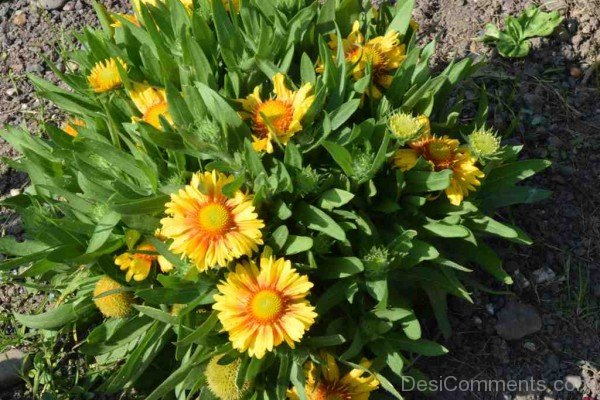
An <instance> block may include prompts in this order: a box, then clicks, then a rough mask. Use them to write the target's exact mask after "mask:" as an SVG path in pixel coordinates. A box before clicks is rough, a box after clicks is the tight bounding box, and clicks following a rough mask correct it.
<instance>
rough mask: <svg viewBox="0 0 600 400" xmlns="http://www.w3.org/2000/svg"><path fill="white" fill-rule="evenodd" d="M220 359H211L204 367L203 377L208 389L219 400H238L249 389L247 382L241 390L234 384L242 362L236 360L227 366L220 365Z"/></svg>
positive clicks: (220, 356)
mask: <svg viewBox="0 0 600 400" xmlns="http://www.w3.org/2000/svg"><path fill="white" fill-rule="evenodd" d="M221 358H223V355H219V356H215V357H213V358H211V359H210V361H209V362H208V365H207V366H206V370H205V371H204V376H205V377H206V383H207V384H208V388H209V389H210V391H211V392H212V393H213V394H214V395H215V396H217V397H218V398H219V399H220V400H240V399H241V398H242V396H244V393H246V391H247V390H248V388H249V387H250V383H249V382H244V385H243V386H242V387H241V388H239V387H238V386H237V384H236V380H237V377H238V373H239V372H240V364H241V363H242V361H241V359H239V358H238V359H236V360H234V361H233V362H231V363H229V364H227V365H221V364H219V360H221Z"/></svg>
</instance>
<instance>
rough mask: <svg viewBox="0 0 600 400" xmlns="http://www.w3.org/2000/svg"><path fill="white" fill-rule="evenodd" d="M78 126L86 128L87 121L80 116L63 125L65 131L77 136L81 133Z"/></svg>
mask: <svg viewBox="0 0 600 400" xmlns="http://www.w3.org/2000/svg"><path fill="white" fill-rule="evenodd" d="M78 126H80V127H84V128H85V121H83V120H81V119H79V118H72V119H70V120H69V121H68V122H67V123H65V124H64V125H63V127H62V130H63V131H65V133H66V134H67V135H70V136H73V137H76V136H77V135H79V132H78V131H77V127H78Z"/></svg>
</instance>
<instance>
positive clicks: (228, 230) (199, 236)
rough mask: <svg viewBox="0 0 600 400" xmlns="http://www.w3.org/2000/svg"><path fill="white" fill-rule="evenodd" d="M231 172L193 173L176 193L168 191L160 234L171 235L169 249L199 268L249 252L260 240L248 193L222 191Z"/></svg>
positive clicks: (221, 263)
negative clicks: (190, 178)
mask: <svg viewBox="0 0 600 400" xmlns="http://www.w3.org/2000/svg"><path fill="white" fill-rule="evenodd" d="M233 180H234V177H233V176H227V175H224V174H222V173H218V172H216V171H214V170H213V171H212V172H204V173H196V174H194V176H193V177H192V181H191V183H190V184H189V185H187V186H186V187H185V188H183V189H181V190H180V191H179V192H178V193H174V194H171V201H170V202H168V203H167V204H166V205H165V207H166V211H165V212H166V214H167V215H168V217H166V218H163V219H162V220H161V224H162V228H161V234H162V235H164V236H165V237H166V238H168V239H173V243H172V244H171V247H170V248H171V250H172V251H173V252H174V253H175V254H182V255H185V256H187V257H189V258H190V259H191V260H192V261H193V262H194V263H195V264H196V267H197V268H198V270H199V271H205V270H206V269H208V268H217V267H222V266H226V265H227V263H228V262H230V261H233V260H235V259H237V258H239V257H241V256H244V255H247V256H250V255H252V253H253V252H255V251H258V245H261V244H262V243H263V240H262V233H261V231H260V229H261V228H263V227H264V226H265V224H264V223H263V221H262V220H261V219H259V218H258V215H257V214H256V212H255V209H254V206H253V205H252V196H250V195H248V194H245V193H243V192H242V191H241V190H238V191H236V192H235V193H234V194H233V196H232V197H227V196H226V195H225V194H223V191H222V190H223V186H225V185H226V184H228V183H230V182H232V181H233Z"/></svg>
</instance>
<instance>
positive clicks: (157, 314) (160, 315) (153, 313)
mask: <svg viewBox="0 0 600 400" xmlns="http://www.w3.org/2000/svg"><path fill="white" fill-rule="evenodd" d="M133 307H134V308H135V309H136V310H138V311H139V312H141V313H142V314H145V315H147V316H149V317H150V318H152V319H155V320H157V321H160V322H164V323H165V324H171V325H175V323H176V322H177V317H175V316H174V315H171V314H169V313H167V312H164V311H163V310H160V309H158V308H154V307H148V306H141V305H139V304H134V305H133Z"/></svg>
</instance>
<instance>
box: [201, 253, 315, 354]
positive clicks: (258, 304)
mask: <svg viewBox="0 0 600 400" xmlns="http://www.w3.org/2000/svg"><path fill="white" fill-rule="evenodd" d="M312 287H313V284H312V283H311V282H309V280H308V278H307V277H306V276H305V275H300V274H299V273H298V272H296V270H295V269H293V268H292V263H291V262H290V261H289V260H285V259H283V258H278V259H276V258H275V257H274V256H273V255H272V251H271V249H270V248H269V247H266V248H265V250H264V252H263V253H262V255H261V257H260V265H259V266H257V265H256V263H255V262H254V261H243V262H241V263H239V264H237V266H236V268H235V272H230V273H229V274H227V279H226V281H223V282H221V284H219V285H218V286H217V288H218V290H219V294H217V295H215V297H214V300H215V304H214V305H213V309H215V310H217V311H218V317H219V320H220V321H221V324H222V325H223V329H224V330H225V331H227V332H228V333H229V340H230V341H231V343H232V345H233V347H234V348H235V349H237V350H239V351H240V352H245V351H248V354H249V355H250V356H251V357H256V358H259V359H260V358H263V357H264V355H265V354H266V353H267V352H270V351H273V348H275V347H276V346H279V345H280V344H282V343H283V342H284V341H285V342H286V343H287V344H288V345H289V346H290V347H291V348H294V344H295V342H299V341H300V340H301V339H302V337H303V336H304V333H305V332H306V331H307V330H308V329H309V328H310V327H311V325H312V324H313V323H314V322H315V318H316V317H317V314H316V313H315V311H314V307H313V306H311V305H310V303H309V302H308V300H306V296H307V295H308V292H309V290H310V289H311V288H312Z"/></svg>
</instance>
